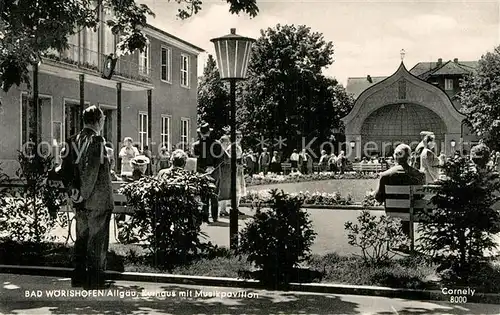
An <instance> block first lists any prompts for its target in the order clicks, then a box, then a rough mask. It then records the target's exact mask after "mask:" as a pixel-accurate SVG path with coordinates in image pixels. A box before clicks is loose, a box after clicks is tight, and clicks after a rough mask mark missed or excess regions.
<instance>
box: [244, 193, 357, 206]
mask: <svg viewBox="0 0 500 315" xmlns="http://www.w3.org/2000/svg"><path fill="white" fill-rule="evenodd" d="M288 195H289V196H291V197H294V198H295V197H296V198H299V199H301V200H303V202H304V206H307V205H352V204H354V201H353V200H352V196H351V195H347V197H342V196H341V195H340V193H338V192H334V193H326V192H317V191H316V192H313V193H311V192H309V191H306V192H302V191H301V192H298V193H290V194H288ZM270 198H271V191H270V190H261V191H249V192H248V193H247V195H246V196H244V197H242V199H241V202H242V203H250V204H252V207H257V206H259V205H262V204H267V203H269V202H270V201H271V199H270Z"/></svg>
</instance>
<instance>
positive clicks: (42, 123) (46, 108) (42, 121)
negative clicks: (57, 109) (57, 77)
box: [21, 92, 52, 146]
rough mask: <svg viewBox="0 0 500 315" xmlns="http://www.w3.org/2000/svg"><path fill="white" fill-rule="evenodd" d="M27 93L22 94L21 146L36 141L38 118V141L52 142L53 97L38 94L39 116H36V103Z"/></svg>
mask: <svg viewBox="0 0 500 315" xmlns="http://www.w3.org/2000/svg"><path fill="white" fill-rule="evenodd" d="M31 99H32V98H31V97H30V96H29V95H28V94H27V93H24V92H23V93H22V94H21V146H22V145H24V144H25V143H26V142H28V141H35V138H34V136H35V126H36V124H37V120H38V132H37V133H38V134H37V136H38V141H46V142H47V143H50V144H52V98H51V97H50V96H42V95H39V96H38V100H39V101H38V118H37V119H36V118H35V116H34V106H33V105H34V104H33V102H32V101H31Z"/></svg>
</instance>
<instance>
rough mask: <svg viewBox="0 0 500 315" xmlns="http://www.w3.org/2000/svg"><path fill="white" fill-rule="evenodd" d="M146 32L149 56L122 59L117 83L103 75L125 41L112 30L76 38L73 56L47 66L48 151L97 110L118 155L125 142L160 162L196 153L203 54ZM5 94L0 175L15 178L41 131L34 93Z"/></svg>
mask: <svg viewBox="0 0 500 315" xmlns="http://www.w3.org/2000/svg"><path fill="white" fill-rule="evenodd" d="M144 32H145V33H146V34H147V36H148V39H149V44H148V46H147V48H146V49H145V50H144V52H138V51H137V52H135V53H133V54H131V55H127V56H121V57H120V58H119V59H118V61H117V64H116V68H115V73H114V75H113V77H112V78H111V79H110V80H107V79H104V78H102V77H101V71H102V69H103V67H104V62H105V59H106V57H107V56H108V55H109V54H110V53H115V47H116V44H117V38H116V36H114V35H113V34H112V33H111V30H110V29H109V28H108V27H107V26H106V25H105V24H102V25H100V27H99V28H98V29H97V31H93V30H82V31H81V32H80V33H79V34H76V35H74V36H71V37H70V38H69V42H70V48H69V49H68V50H67V51H64V52H62V53H59V52H48V53H47V54H46V56H45V57H44V58H43V60H42V62H41V64H40V66H39V75H38V86H39V100H40V101H39V108H38V113H39V115H38V117H37V119H38V126H39V128H38V129H39V130H38V134H39V140H41V141H42V143H43V144H44V145H45V146H47V147H49V146H52V147H51V148H50V149H51V150H54V147H57V146H60V144H61V143H62V142H63V141H65V139H67V138H68V137H70V136H71V135H73V134H75V133H76V132H78V130H79V129H80V127H81V113H82V110H83V109H84V108H85V107H87V106H89V105H91V104H92V105H97V106H99V107H100V108H101V109H102V110H103V111H104V114H105V116H106V119H105V126H104V130H103V132H102V134H103V136H104V137H105V139H106V140H107V141H108V142H111V143H112V144H113V147H114V148H115V154H118V151H119V150H118V149H116V148H120V146H121V144H120V143H121V141H122V140H123V138H124V137H132V138H133V140H134V142H136V143H137V144H139V146H140V148H141V149H142V148H144V146H145V145H148V146H149V148H150V149H151V150H152V152H153V155H155V154H156V153H157V152H158V148H159V147H161V146H166V147H167V148H168V149H171V148H172V147H174V146H175V147H177V148H182V149H188V148H189V146H190V143H191V142H192V138H193V137H194V136H195V135H196V115H197V109H196V108H197V58H198V55H199V54H200V53H201V52H203V50H202V49H201V48H199V47H196V46H195V45H193V44H190V43H188V42H186V41H184V40H182V39H180V38H177V37H175V36H173V35H171V34H168V33H166V32H164V31H162V30H160V29H158V28H155V27H153V26H148V27H147V28H145V30H144ZM31 82H33V76H32V77H31ZM0 93H1V94H0V97H1V100H2V104H3V107H4V108H5V110H4V111H3V113H2V115H0V122H1V123H0V134H1V135H2V137H1V141H0V165H1V166H0V167H2V168H3V169H4V171H5V172H7V173H8V174H9V175H11V176H12V175H13V174H14V170H15V169H16V168H17V167H18V164H17V155H18V150H20V149H21V148H22V146H23V144H24V143H26V142H27V141H30V140H32V136H33V129H34V128H35V125H36V124H35V123H34V122H35V117H33V108H32V106H33V105H32V102H30V101H29V99H30V96H31V94H32V90H31V89H30V90H29V89H28V88H27V86H26V85H22V86H19V87H16V86H13V87H12V88H11V89H10V91H9V92H8V93H3V92H0ZM82 105H83V107H82ZM120 121H121V123H120Z"/></svg>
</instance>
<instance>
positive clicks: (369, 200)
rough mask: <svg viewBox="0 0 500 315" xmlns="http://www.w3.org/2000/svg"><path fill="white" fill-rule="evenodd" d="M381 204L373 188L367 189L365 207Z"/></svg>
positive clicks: (364, 200)
mask: <svg viewBox="0 0 500 315" xmlns="http://www.w3.org/2000/svg"><path fill="white" fill-rule="evenodd" d="M380 205H381V204H380V203H379V202H378V201H377V200H376V199H375V195H374V194H373V190H370V191H367V192H366V194H365V198H364V199H363V207H376V206H380Z"/></svg>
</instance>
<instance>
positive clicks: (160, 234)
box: [119, 169, 215, 269]
mask: <svg viewBox="0 0 500 315" xmlns="http://www.w3.org/2000/svg"><path fill="white" fill-rule="evenodd" d="M121 193H123V194H124V195H125V196H126V197H127V200H128V205H130V206H131V207H133V208H134V210H135V212H134V213H133V214H132V215H131V216H130V217H129V218H128V219H127V220H125V222H123V223H121V224H120V225H121V226H120V231H119V234H120V239H121V240H122V241H125V242H128V243H131V242H132V243H133V242H142V243H143V246H144V247H146V248H147V249H148V250H149V251H150V253H151V254H152V256H151V257H152V258H153V259H154V261H153V263H154V264H155V266H157V267H159V268H163V269H170V268H172V267H174V266H176V265H178V264H185V263H188V262H191V261H192V260H193V259H195V258H197V257H199V255H200V254H201V253H202V252H203V251H204V250H205V249H208V248H210V246H211V244H203V243H202V242H201V240H200V236H203V235H204V234H202V232H201V224H202V219H203V214H202V212H201V211H200V205H201V203H200V201H199V200H200V197H201V196H206V195H213V194H214V193H215V185H213V183H211V181H210V180H209V179H208V178H207V177H203V176H201V175H198V174H194V173H189V172H187V171H185V170H182V169H175V170H173V171H172V172H171V173H169V174H165V175H164V176H163V177H161V178H154V177H148V176H146V177H143V178H141V179H140V180H138V181H135V182H132V183H129V184H126V185H125V186H124V187H123V188H121Z"/></svg>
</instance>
